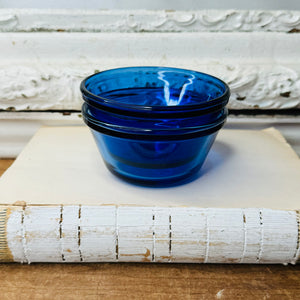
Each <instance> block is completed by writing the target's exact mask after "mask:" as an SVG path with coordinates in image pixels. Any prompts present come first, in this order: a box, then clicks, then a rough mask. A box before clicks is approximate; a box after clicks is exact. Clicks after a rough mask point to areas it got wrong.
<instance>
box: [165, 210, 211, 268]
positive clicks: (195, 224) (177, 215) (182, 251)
mask: <svg viewBox="0 0 300 300" xmlns="http://www.w3.org/2000/svg"><path fill="white" fill-rule="evenodd" d="M170 217H171V219H170V221H171V222H170V226H171V230H170V232H171V238H170V254H171V259H170V261H172V262H194V263H196V262H204V261H205V255H206V247H207V229H206V217H207V211H206V209H201V208H185V207H181V208H180V207H178V208H172V210H171V214H170Z"/></svg>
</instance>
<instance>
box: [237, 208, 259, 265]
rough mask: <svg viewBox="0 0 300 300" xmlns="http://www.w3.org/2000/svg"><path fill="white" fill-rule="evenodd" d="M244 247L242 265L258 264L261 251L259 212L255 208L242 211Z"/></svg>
mask: <svg viewBox="0 0 300 300" xmlns="http://www.w3.org/2000/svg"><path fill="white" fill-rule="evenodd" d="M243 231H244V247H243V255H242V257H241V261H240V262H242V263H257V262H259V254H260V249H261V240H262V239H261V233H262V232H261V223H260V210H259V209H257V208H247V209H243Z"/></svg>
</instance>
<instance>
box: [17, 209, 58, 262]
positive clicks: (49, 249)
mask: <svg viewBox="0 0 300 300" xmlns="http://www.w3.org/2000/svg"><path fill="white" fill-rule="evenodd" d="M23 216H24V217H23V236H22V238H23V248H24V253H25V259H26V260H27V262H28V263H31V262H62V255H61V244H60V237H59V222H60V206H52V207H43V206H27V207H25V209H24V211H23Z"/></svg>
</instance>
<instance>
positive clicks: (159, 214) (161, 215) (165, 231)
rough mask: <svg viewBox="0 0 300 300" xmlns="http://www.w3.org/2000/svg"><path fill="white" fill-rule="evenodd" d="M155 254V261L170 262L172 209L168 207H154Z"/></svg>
mask: <svg viewBox="0 0 300 300" xmlns="http://www.w3.org/2000/svg"><path fill="white" fill-rule="evenodd" d="M153 215H154V220H153V227H154V229H153V232H154V236H153V241H154V246H153V256H154V261H155V262H169V261H170V259H171V256H170V234H171V230H170V209H169V208H167V207H155V208H153Z"/></svg>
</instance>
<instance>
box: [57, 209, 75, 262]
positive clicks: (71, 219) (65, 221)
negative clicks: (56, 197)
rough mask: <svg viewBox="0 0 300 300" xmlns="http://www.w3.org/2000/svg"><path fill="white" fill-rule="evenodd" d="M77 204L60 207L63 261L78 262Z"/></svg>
mask: <svg viewBox="0 0 300 300" xmlns="http://www.w3.org/2000/svg"><path fill="white" fill-rule="evenodd" d="M78 210H79V206H78V205H74V206H61V207H60V214H61V216H60V218H61V219H60V243H61V254H62V260H63V261H64V262H80V255H79V251H78V226H79V220H78Z"/></svg>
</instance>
